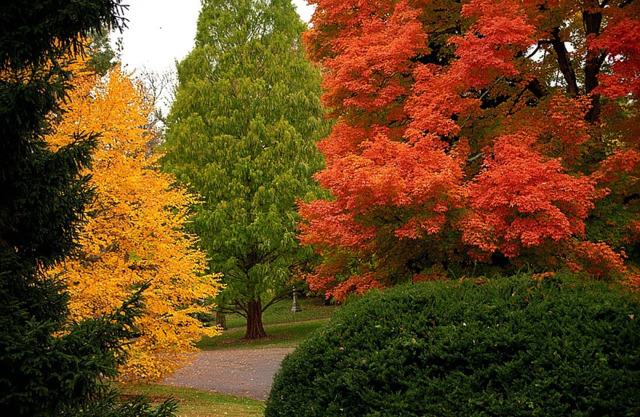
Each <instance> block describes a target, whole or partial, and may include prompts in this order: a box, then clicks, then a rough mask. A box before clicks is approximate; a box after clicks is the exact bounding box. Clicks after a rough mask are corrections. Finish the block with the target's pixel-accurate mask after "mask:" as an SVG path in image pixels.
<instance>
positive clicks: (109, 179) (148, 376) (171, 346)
mask: <svg viewBox="0 0 640 417" xmlns="http://www.w3.org/2000/svg"><path fill="white" fill-rule="evenodd" d="M70 66H71V68H72V69H73V73H74V78H73V80H72V82H73V84H74V85H75V88H74V89H73V90H72V92H71V94H70V96H69V97H68V99H67V100H66V104H65V105H64V106H63V108H64V111H65V112H64V113H63V115H62V117H61V118H60V120H59V121H58V122H57V123H56V125H55V130H54V131H53V132H52V133H51V134H50V135H49V136H48V143H49V145H50V146H51V147H52V148H53V149H57V148H59V147H61V146H64V145H66V144H67V143H69V141H70V137H71V134H72V133H74V132H83V131H84V132H100V133H101V136H100V138H99V143H98V146H97V149H96V151H95V153H94V155H93V165H92V168H91V171H90V174H91V180H90V181H91V185H92V186H93V187H94V189H95V200H94V203H93V204H92V205H91V206H90V207H88V208H87V212H86V213H87V223H86V224H85V226H84V228H83V230H82V234H81V239H80V242H79V243H80V246H81V248H80V252H79V254H78V256H77V257H76V258H75V259H73V260H68V261H67V262H66V263H65V264H63V265H60V266H59V267H58V268H57V269H56V270H55V271H53V273H58V274H62V275H63V276H64V277H65V279H66V280H67V283H68V288H69V293H70V296H71V302H70V309H71V314H72V316H73V317H74V318H77V319H80V318H87V317H92V316H97V315H100V314H103V313H108V312H111V311H113V310H114V308H117V307H118V306H120V305H121V303H122V301H123V300H125V299H126V298H127V297H128V296H129V295H130V294H131V293H132V291H133V290H134V289H136V288H138V287H139V286H140V285H141V284H142V283H145V282H149V283H150V284H151V286H150V287H149V288H148V289H147V290H145V292H144V298H145V308H144V314H143V315H142V316H141V317H139V319H138V322H137V326H138V328H139V330H140V333H139V337H137V338H136V339H135V340H132V341H131V343H130V344H129V345H128V347H127V349H128V350H129V357H128V360H127V362H126V364H125V365H124V366H123V367H122V369H121V379H123V380H142V381H154V380H159V379H161V378H163V377H164V376H166V375H168V374H170V373H171V372H173V371H174V370H175V369H177V368H178V367H179V366H180V365H181V364H182V363H183V362H184V360H185V357H186V353H188V352H191V351H193V350H194V347H193V344H194V342H196V341H198V340H199V339H200V338H201V337H202V336H203V335H208V336H213V335H215V334H216V333H217V330H216V329H215V328H212V327H205V326H203V325H202V323H201V322H200V321H198V320H197V319H195V318H194V314H197V313H199V312H202V311H204V309H203V308H202V307H200V306H199V305H198V303H197V300H202V299H205V298H207V297H213V296H215V295H216V294H217V293H218V291H219V289H220V283H219V281H218V279H217V276H215V275H210V274H209V275H208V274H206V273H205V269H206V258H205V255H204V253H203V252H201V251H199V250H197V249H195V243H196V242H195V238H194V237H193V236H189V235H187V234H186V233H185V232H184V230H183V226H184V224H185V222H186V219H187V214H188V210H189V207H190V206H191V205H192V204H194V203H196V198H195V197H194V196H193V195H190V194H188V193H187V192H186V191H185V190H184V189H182V188H179V187H176V186H175V185H174V184H173V178H172V177H171V176H170V175H168V174H165V173H161V172H160V171H158V170H157V169H156V162H157V159H158V157H159V155H158V154H154V153H152V152H151V150H150V149H149V147H148V146H147V143H148V141H149V140H150V139H151V136H150V135H151V133H150V132H149V131H148V129H146V128H145V125H147V123H148V120H147V119H148V115H149V112H150V111H151V110H152V109H151V106H150V105H149V103H148V101H146V100H145V97H144V94H143V93H142V90H141V88H140V86H139V85H137V83H136V82H134V81H132V79H131V76H130V75H129V74H127V73H125V72H123V70H122V69H121V68H120V67H118V66H116V67H115V68H113V69H111V70H110V71H109V72H108V74H107V75H106V76H104V77H98V76H96V75H95V74H93V73H91V72H88V71H86V70H85V69H84V68H85V65H84V63H82V62H78V63H75V64H71V65H70Z"/></svg>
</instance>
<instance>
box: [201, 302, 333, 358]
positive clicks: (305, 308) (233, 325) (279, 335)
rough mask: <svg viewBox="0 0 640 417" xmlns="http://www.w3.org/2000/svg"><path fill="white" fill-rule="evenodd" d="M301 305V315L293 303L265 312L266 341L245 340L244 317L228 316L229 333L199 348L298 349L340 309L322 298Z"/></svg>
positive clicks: (203, 340) (202, 343) (207, 340)
mask: <svg viewBox="0 0 640 417" xmlns="http://www.w3.org/2000/svg"><path fill="white" fill-rule="evenodd" d="M298 305H299V306H300V307H301V308H302V311H300V312H298V313H292V312H291V302H290V301H282V302H280V303H277V304H275V305H273V306H271V307H269V308H268V309H267V311H265V312H264V314H263V316H262V322H263V324H264V326H265V331H266V332H267V335H268V337H267V338H266V339H261V340H258V341H247V340H244V339H242V337H243V336H244V332H245V326H246V324H247V322H246V319H245V318H244V317H242V316H240V315H239V314H234V315H230V316H227V327H228V328H229V330H225V331H224V332H222V335H220V336H216V337H214V338H210V337H205V338H203V339H202V340H201V341H200V342H199V343H197V344H196V347H197V348H198V349H202V350H215V349H236V348H246V349H255V348H285V347H287V348H288V347H296V346H298V345H299V344H300V342H302V341H303V340H305V339H306V338H307V337H309V335H310V334H311V333H313V332H314V331H315V330H316V329H319V328H320V327H322V326H323V325H324V324H325V323H326V322H327V321H329V319H330V318H331V317H332V316H333V313H334V312H335V310H336V308H338V307H337V306H335V305H329V306H325V305H324V303H323V302H322V299H320V298H302V299H299V300H298Z"/></svg>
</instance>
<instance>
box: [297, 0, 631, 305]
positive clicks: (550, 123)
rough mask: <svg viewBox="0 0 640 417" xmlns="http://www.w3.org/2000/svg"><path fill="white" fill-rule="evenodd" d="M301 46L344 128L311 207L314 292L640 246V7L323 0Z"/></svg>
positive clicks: (328, 145)
mask: <svg viewBox="0 0 640 417" xmlns="http://www.w3.org/2000/svg"><path fill="white" fill-rule="evenodd" d="M311 3H313V4H316V6H317V9H316V12H315V14H314V16H313V18H312V28H311V29H310V30H309V32H307V34H306V44H307V47H308V49H309V51H310V52H309V53H310V56H311V58H312V59H313V60H315V61H317V62H320V63H322V65H323V66H324V67H325V69H326V75H325V81H324V87H325V89H326V93H325V95H324V102H325V104H326V105H327V106H328V107H329V108H330V109H331V111H332V114H333V116H334V118H336V119H337V123H336V125H335V127H334V129H333V131H332V133H331V135H330V136H329V137H328V138H327V139H325V140H323V141H322V142H320V144H319V146H320V149H321V150H322V151H323V153H324V154H325V157H326V160H327V163H326V168H325V169H324V170H323V171H322V172H320V173H319V174H317V176H316V179H317V180H318V181H319V182H320V183H321V185H322V186H323V187H325V188H327V189H329V190H330V191H331V192H332V194H333V198H332V199H328V200H317V201H314V202H312V203H310V204H303V205H302V207H301V213H302V215H303V218H304V219H305V222H304V223H303V225H302V228H301V239H302V242H303V244H306V245H313V246H314V247H315V248H316V249H317V251H319V252H320V253H321V254H322V255H323V259H324V261H323V263H322V265H320V266H319V267H318V269H317V271H316V273H315V274H314V275H312V276H310V277H309V279H308V281H309V284H310V285H311V287H312V288H313V289H317V290H322V291H324V292H325V293H326V294H328V295H332V296H335V297H337V298H339V299H342V298H344V297H345V296H346V295H347V294H349V293H352V292H363V291H365V290H367V289H369V288H372V287H385V286H388V285H391V284H394V283H397V282H401V281H407V280H411V279H413V280H423V279H433V278H437V277H442V276H444V275H448V274H453V275H456V276H460V275H471V274H473V273H487V272H489V271H490V270H492V269H495V268H499V269H500V270H501V271H502V272H509V271H513V270H514V269H516V268H519V267H522V266H524V265H528V266H529V267H531V268H532V269H534V270H536V271H538V272H544V271H548V270H554V269H558V268H564V267H568V268H570V269H571V270H573V271H574V272H575V271H583V272H586V273H589V274H591V275H593V276H596V277H598V278H600V279H607V280H609V279H627V278H628V277H629V276H633V274H634V271H635V270H636V269H635V268H636V265H637V262H638V260H639V259H640V258H639V257H638V254H639V252H640V251H639V248H640V234H639V232H640V229H639V227H638V221H637V218H638V214H639V213H638V212H639V210H640V204H639V203H640V183H639V182H638V175H639V174H640V149H639V142H638V140H639V139H638V138H639V137H640V120H639V119H640V118H639V110H640V109H639V102H638V96H639V95H640V89H639V88H640V59H639V58H638V57H640V36H638V32H639V30H638V29H639V28H640V5H638V4H637V3H636V2H633V1H627V0H616V1H606V0H605V1H603V2H601V3H598V2H597V1H594V0H587V1H564V0H562V1H553V0H549V1H545V0H520V1H518V0H507V1H496V0H472V1H463V2H455V1H449V0H433V1H424V0H390V1H387V0H385V1H364V0H315V1H312V2H311Z"/></svg>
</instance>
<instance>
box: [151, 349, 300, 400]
mask: <svg viewBox="0 0 640 417" xmlns="http://www.w3.org/2000/svg"><path fill="white" fill-rule="evenodd" d="M291 352H293V348H273V349H231V350H226V349H225V350H211V351H201V352H199V353H197V354H195V358H193V359H192V361H191V363H190V364H188V365H186V366H184V367H182V368H180V369H178V371H176V373H175V374H173V375H172V376H170V377H169V378H166V379H165V380H164V381H163V382H162V384H164V385H173V386H178V387H188V388H197V389H201V390H205V391H213V392H218V393H220V394H231V395H237V396H240V397H248V398H253V399H256V400H266V399H267V396H268V395H269V390H270V389H271V383H272V381H273V376H274V375H275V374H276V372H277V371H278V369H279V368H280V363H281V362H282V359H284V357H285V356H286V355H287V354H289V353H291Z"/></svg>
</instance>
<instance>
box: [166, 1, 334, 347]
mask: <svg viewBox="0 0 640 417" xmlns="http://www.w3.org/2000/svg"><path fill="white" fill-rule="evenodd" d="M304 29H305V26H304V24H303V23H302V22H301V21H300V18H299V16H298V15H297V13H296V10H295V8H294V6H293V5H292V4H291V1H290V0H205V1H203V7H202V11H201V12H200V17H199V19H198V31H197V35H196V45H195V48H194V49H193V50H192V51H191V53H190V54H189V55H188V56H187V57H186V58H185V59H184V60H183V61H182V62H180V63H179V64H178V86H177V91H176V100H175V102H174V104H173V106H172V108H171V111H170V114H169V118H168V130H167V134H166V157H165V159H164V166H165V168H166V169H167V170H169V171H171V172H172V173H174V174H175V175H176V176H177V177H178V179H179V180H180V181H182V182H184V183H187V184H189V185H190V186H191V187H192V189H193V190H194V191H196V192H198V193H199V194H200V195H201V196H202V197H203V203H202V204H201V205H198V206H197V207H196V208H195V214H194V216H193V218H192V231H193V232H195V233H196V234H198V235H199V237H200V239H201V244H202V246H203V247H204V248H205V249H206V250H207V251H208V253H209V256H210V258H211V261H210V267H211V270H212V271H219V272H222V273H224V283H225V284H226V290H225V291H224V293H223V296H222V298H223V300H222V301H223V303H225V304H226V305H227V306H228V307H229V308H231V309H232V310H234V311H237V312H239V313H240V314H242V315H244V316H246V317H247V331H246V334H245V337H246V338H249V339H252V338H260V337H264V336H266V333H265V331H264V328H263V326H262V312H263V311H264V310H265V309H266V308H267V307H269V306H270V305H272V304H273V303H274V302H276V301H278V300H279V299H281V298H282V296H283V295H284V294H287V293H288V292H289V291H290V284H291V281H292V277H293V276H294V275H295V274H294V271H295V269H296V267H297V266H299V265H300V264H301V263H304V262H305V259H309V256H310V254H309V252H305V251H304V250H302V249H300V247H299V245H298V241H297V239H296V224H297V222H298V220H299V218H298V214H297V206H296V201H297V200H298V199H302V200H306V199H308V198H311V197H312V196H313V195H318V193H319V192H320V191H319V189H318V188H317V186H316V184H315V182H314V181H313V179H312V175H313V174H314V173H315V172H316V171H317V170H318V169H319V168H321V166H322V163H323V162H322V159H321V158H322V157H321V155H320V152H319V151H318V150H317V148H316V146H315V144H316V142H317V140H318V139H320V138H322V137H323V135H325V134H326V133H327V124H326V123H327V122H326V121H325V119H324V117H323V110H322V106H321V103H320V95H321V87H320V82H321V81H320V71H319V69H318V68H317V67H314V66H312V65H311V64H310V63H309V62H308V61H307V60H306V57H305V52H304V49H303V47H302V43H301V33H302V32H303V31H304ZM219 301H220V300H219ZM219 304H220V302H219Z"/></svg>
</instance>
